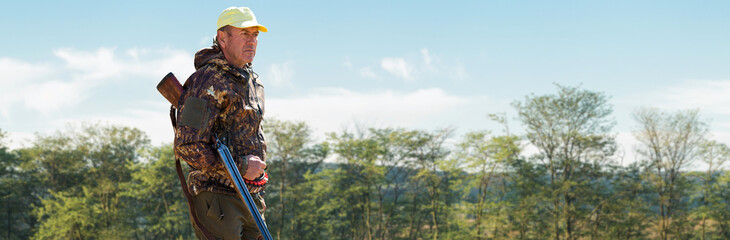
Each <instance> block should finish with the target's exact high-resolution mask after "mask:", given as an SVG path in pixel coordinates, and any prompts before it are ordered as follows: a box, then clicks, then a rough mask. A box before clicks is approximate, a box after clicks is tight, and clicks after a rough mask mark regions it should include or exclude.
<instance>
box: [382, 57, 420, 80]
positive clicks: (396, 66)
mask: <svg viewBox="0 0 730 240" xmlns="http://www.w3.org/2000/svg"><path fill="white" fill-rule="evenodd" d="M380 66H381V67H382V68H383V69H385V70H386V71H388V72H390V73H391V74H393V75H395V76H396V77H399V78H403V79H405V80H409V81H410V80H413V66H412V65H411V64H410V63H408V62H406V60H405V59H403V58H390V57H387V58H383V60H381V61H380Z"/></svg>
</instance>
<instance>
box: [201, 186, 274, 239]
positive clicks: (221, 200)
mask: <svg viewBox="0 0 730 240" xmlns="http://www.w3.org/2000/svg"><path fill="white" fill-rule="evenodd" d="M252 197H253V199H254V202H255V203H256V207H257V208H258V209H259V212H260V213H261V218H262V219H263V217H264V210H265V209H266V207H265V206H266V203H265V202H264V199H263V197H262V196H261V195H253V196H252ZM193 204H194V205H195V206H194V208H193V209H194V210H195V212H196V214H197V215H198V218H199V219H198V220H199V221H200V223H201V224H202V225H203V227H205V229H207V230H208V231H209V232H210V233H211V234H212V235H213V236H215V238H216V239H224V240H233V239H236V240H238V239H251V240H253V239H262V238H263V237H262V236H261V233H260V232H259V229H258V227H257V226H256V221H255V220H254V219H253V217H252V216H251V214H250V213H248V207H246V205H245V203H243V201H242V200H241V199H240V198H238V197H236V196H232V195H227V194H221V193H212V192H201V193H200V194H198V195H196V196H193ZM191 218H192V216H191ZM195 235H196V236H198V238H199V239H205V236H204V235H203V233H202V232H201V231H200V230H199V229H197V227H196V228H195Z"/></svg>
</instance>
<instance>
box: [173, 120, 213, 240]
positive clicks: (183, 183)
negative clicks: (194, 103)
mask: <svg viewBox="0 0 730 240" xmlns="http://www.w3.org/2000/svg"><path fill="white" fill-rule="evenodd" d="M176 110H177V109H175V107H174V106H170V121H172V127H173V129H177V121H176V120H177V117H176V112H177V111H176ZM175 169H176V170H177V177H178V179H180V186H181V187H182V190H183V195H185V199H187V200H188V210H189V211H190V216H192V218H193V225H194V227H196V228H197V229H198V230H200V231H201V232H202V233H203V235H204V236H205V238H206V239H209V240H214V239H215V237H213V234H211V233H210V232H208V229H205V227H203V224H201V223H200V221H199V220H198V214H197V213H196V212H195V209H194V208H193V197H192V195H191V194H190V191H189V190H188V184H187V183H186V181H185V175H184V174H183V172H182V166H181V165H180V158H178V157H177V156H175Z"/></svg>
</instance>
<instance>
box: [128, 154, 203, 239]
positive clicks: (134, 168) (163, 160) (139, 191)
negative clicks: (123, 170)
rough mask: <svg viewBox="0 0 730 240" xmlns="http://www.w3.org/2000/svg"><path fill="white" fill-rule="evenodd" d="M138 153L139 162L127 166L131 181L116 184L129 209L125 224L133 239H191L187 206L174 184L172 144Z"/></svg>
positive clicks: (177, 182)
mask: <svg viewBox="0 0 730 240" xmlns="http://www.w3.org/2000/svg"><path fill="white" fill-rule="evenodd" d="M140 152H141V154H140V159H141V161H139V162H136V163H131V164H130V165H131V166H130V170H131V174H132V179H131V180H130V181H129V182H125V183H122V184H120V188H121V189H122V193H121V194H120V195H121V196H122V197H124V198H126V199H128V201H129V206H130V207H131V208H129V209H126V210H127V211H129V213H128V214H129V216H130V217H129V218H128V219H127V221H131V225H132V226H133V229H134V235H135V238H137V239H194V238H195V235H194V232H193V231H194V230H193V228H192V227H193V226H192V223H191V222H190V217H189V211H188V206H187V204H188V203H187V201H186V199H185V197H184V196H183V194H182V191H181V186H180V181H178V180H177V179H178V176H177V171H176V169H175V159H174V157H175V156H174V153H173V146H172V144H164V145H162V146H157V147H151V148H144V149H140ZM183 171H185V170H183ZM185 172H186V171H185ZM185 187H187V186H185Z"/></svg>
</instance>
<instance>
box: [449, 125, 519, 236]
mask: <svg viewBox="0 0 730 240" xmlns="http://www.w3.org/2000/svg"><path fill="white" fill-rule="evenodd" d="M502 119H503V118H502ZM502 121H503V120H502ZM502 123H503V124H505V125H506V122H502ZM489 135H490V133H489V132H488V131H477V132H469V133H467V134H466V135H465V136H464V139H463V140H462V142H460V143H459V144H458V149H459V151H458V153H457V154H456V157H457V158H458V159H459V161H461V162H463V163H464V164H466V169H468V170H470V172H471V171H473V172H474V174H473V175H472V176H471V177H470V180H471V181H469V182H468V184H466V185H465V186H466V187H467V191H465V192H466V194H467V197H468V196H469V195H471V191H470V190H471V189H472V188H476V189H477V194H476V199H475V203H474V204H473V205H472V204H469V203H468V202H467V201H464V203H465V204H467V206H469V207H468V209H470V210H471V211H470V212H469V213H470V214H469V215H474V216H475V219H474V228H471V229H474V230H475V232H474V233H472V235H471V237H472V238H476V239H483V238H484V237H485V236H489V234H488V233H487V232H488V231H489V230H486V229H484V228H485V227H486V226H487V224H486V223H487V220H488V219H487V218H490V216H491V219H493V221H494V223H493V224H492V226H494V230H495V231H493V232H492V237H493V238H500V237H506V235H501V236H500V234H499V233H498V230H499V229H498V226H503V227H502V228H503V231H502V232H504V233H506V232H509V228H507V227H506V225H507V224H506V221H503V222H499V221H500V219H499V217H500V215H501V213H502V212H503V211H502V210H503V208H505V207H500V206H502V205H505V204H504V203H506V202H505V199H504V196H505V195H506V194H507V193H506V191H504V190H503V191H495V190H494V189H498V188H496V187H495V186H494V185H496V184H495V182H497V180H499V179H501V180H502V182H504V181H505V179H504V178H505V177H506V175H505V174H504V173H506V170H507V168H508V166H509V164H510V163H511V162H513V161H515V160H516V159H517V157H518V156H519V153H520V146H519V142H518V141H519V138H517V137H516V136H510V135H509V131H507V135H505V136H492V137H490V136H489ZM502 189H504V188H502ZM490 193H492V194H490ZM491 195H497V197H496V198H495V197H492V196H491ZM467 199H468V198H467ZM470 205H471V206H470Z"/></svg>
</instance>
